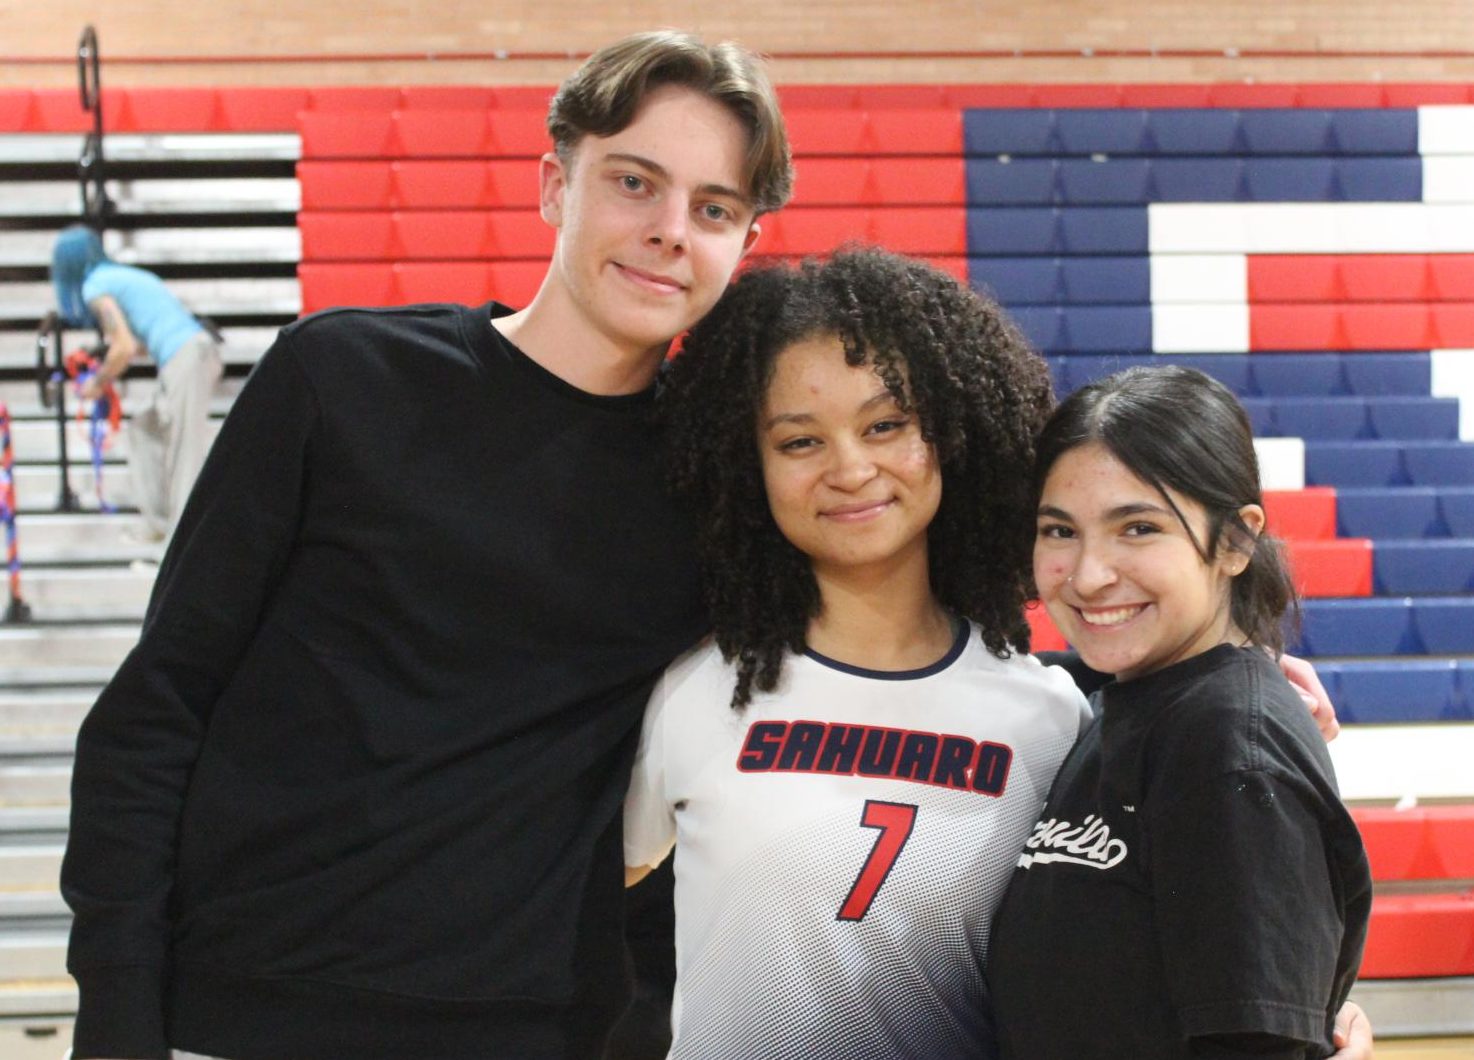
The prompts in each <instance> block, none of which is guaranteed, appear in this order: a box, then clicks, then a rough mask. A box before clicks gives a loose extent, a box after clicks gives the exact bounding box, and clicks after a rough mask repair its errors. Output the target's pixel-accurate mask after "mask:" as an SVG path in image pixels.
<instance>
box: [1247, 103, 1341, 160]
mask: <svg viewBox="0 0 1474 1060" xmlns="http://www.w3.org/2000/svg"><path fill="white" fill-rule="evenodd" d="M1239 120H1240V125H1241V127H1242V128H1243V131H1244V144H1245V147H1246V149H1247V150H1248V152H1249V153H1250V154H1255V155H1326V154H1333V153H1334V145H1333V144H1332V142H1331V116H1330V114H1329V113H1328V112H1326V111H1323V110H1309V109H1283V110H1280V109H1270V110H1245V111H1241V112H1240V116H1239Z"/></svg>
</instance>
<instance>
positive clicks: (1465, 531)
mask: <svg viewBox="0 0 1474 1060" xmlns="http://www.w3.org/2000/svg"><path fill="white" fill-rule="evenodd" d="M1438 513H1439V515H1440V516H1442V518H1443V522H1444V525H1445V526H1447V527H1448V532H1449V533H1450V534H1453V535H1454V536H1455V537H1474V489H1468V488H1458V487H1456V488H1453V489H1443V490H1439V491H1438Z"/></svg>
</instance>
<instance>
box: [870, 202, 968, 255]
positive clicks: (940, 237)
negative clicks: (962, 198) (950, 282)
mask: <svg viewBox="0 0 1474 1060" xmlns="http://www.w3.org/2000/svg"><path fill="white" fill-rule="evenodd" d="M867 238H868V240H869V241H870V242H872V243H878V244H880V245H881V246H883V247H887V248H889V249H890V250H894V251H897V252H899V253H902V254H923V255H925V254H958V255H966V254H967V220H966V215H965V211H964V210H963V209H962V208H961V207H955V208H953V207H945V206H897V207H891V208H889V209H883V210H871V211H870V225H869V228H868V230H867Z"/></svg>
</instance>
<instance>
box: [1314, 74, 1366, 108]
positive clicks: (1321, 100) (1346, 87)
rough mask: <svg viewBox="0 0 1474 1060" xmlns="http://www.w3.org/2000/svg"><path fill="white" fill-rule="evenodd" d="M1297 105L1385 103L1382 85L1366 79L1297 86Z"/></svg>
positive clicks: (1327, 105) (1351, 105) (1357, 105)
mask: <svg viewBox="0 0 1474 1060" xmlns="http://www.w3.org/2000/svg"><path fill="white" fill-rule="evenodd" d="M1298 88H1299V91H1298V92H1297V93H1296V96H1295V105H1296V106H1297V107H1327V108H1332V107H1381V106H1383V105H1384V103H1385V97H1384V96H1383V94H1382V86H1381V85H1380V84H1377V83H1375V82H1366V81H1355V82H1348V81H1335V82H1330V83H1323V84H1315V83H1310V82H1307V83H1304V84H1301V85H1299V86H1298Z"/></svg>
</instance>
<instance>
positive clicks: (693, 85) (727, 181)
mask: <svg viewBox="0 0 1474 1060" xmlns="http://www.w3.org/2000/svg"><path fill="white" fill-rule="evenodd" d="M548 127H549V132H550V133H551V135H552V138H553V143H554V147H555V150H554V151H553V152H552V153H550V154H548V155H546V156H544V158H543V159H542V162H541V169H540V180H541V193H542V194H541V210H542V214H543V217H544V218H545V219H546V220H547V222H548V223H549V224H551V225H553V226H554V227H555V228H556V229H557V230H558V238H557V246H556V250H555V251H554V256H553V261H552V264H551V266H550V268H549V270H548V274H547V276H546V278H545V279H544V282H543V284H542V287H541V288H540V290H539V291H538V293H537V295H536V297H535V298H534V299H533V301H532V303H531V304H530V305H528V306H527V307H526V308H525V309H522V310H520V311H516V312H514V311H512V310H511V309H509V308H508V307H506V306H502V305H498V304H495V303H493V304H490V305H488V306H482V307H480V308H476V309H471V308H466V307H459V306H450V305H434V306H418V307H410V308H407V309H387V310H335V311H330V312H327V313H322V314H318V315H316V316H313V317H310V318H308V319H305V320H303V321H300V322H298V323H296V324H293V325H291V326H289V327H287V328H285V329H284V330H283V331H282V333H281V336H280V338H279V339H278V341H277V342H276V344H275V345H274V346H273V347H272V348H271V350H269V351H268V352H267V353H266V355H265V356H264V357H263V358H262V361H261V363H260V364H259V366H258V367H257V369H256V371H255V373H254V375H253V376H252V379H251V380H250V382H249V383H248V385H247V386H246V388H245V389H244V391H243V392H242V394H241V396H240V398H239V399H238V401H237V403H236V406H235V408H234V409H233V411H232V412H231V415H230V417H229V418H228V419H227V421H226V423H225V425H224V427H223V429H222V431H221V434H220V437H219V439H218V441H217V442H216V443H215V445H214V448H213V451H212V452H211V455H210V457H209V460H208V462H207V463H206V466H205V468H204V471H203V472H202V474H201V476H200V479H199V481H198V484H197V485H196V487H195V490H194V493H193V495H192V496H191V498H190V501H189V503H188V505H187V506H186V508H185V510H184V513H183V517H182V519H181V521H180V524H179V529H178V532H177V534H176V536H175V538H174V540H173V543H172V544H171V546H170V549H169V552H168V555H167V556H166V558H165V561H164V564H163V567H162V569H161V570H160V572H159V578H158V583H157V586H156V588H155V590H154V596H153V599H152V600H151V602H150V604H149V608H148V614H147V617H146V619H145V623H144V627H143V634H142V637H141V639H140V641H139V643H138V646H137V647H136V648H135V649H134V650H133V652H132V653H131V654H130V655H129V656H128V658H127V660H126V661H125V662H124V663H123V665H122V667H121V668H120V669H119V671H118V673H117V675H116V676H115V677H114V679H113V681H112V682H111V683H110V684H109V685H108V687H107V688H106V689H105V690H104V692H103V693H102V695H101V697H100V698H99V700H98V702H97V705H96V706H95V707H94V709H93V711H92V713H91V714H90V715H89V717H88V719H87V721H86V723H85V724H84V726H83V729H82V732H81V736H80V738H79V741H78V748H77V759H76V772H75V778H74V782H73V798H72V803H73V810H72V823H71V840H70V843H69V846H68V851H67V856H66V860H65V864H64V866H63V872H62V882H63V891H64V894H65V895H66V898H67V901H68V902H69V903H70V904H71V906H72V909H73V910H74V912H75V914H76V919H75V924H74V927H73V933H72V943H71V950H70V954H69V959H68V967H69V970H70V971H71V973H72V974H73V976H74V977H75V978H76V980H77V982H78V985H79V987H80V991H81V994H80V1010H79V1014H78V1019H77V1023H76V1031H75V1046H74V1054H73V1055H74V1056H75V1057H77V1058H78V1060H81V1058H88V1057H118V1058H160V1057H167V1056H169V1055H170V1051H171V1049H173V1050H184V1051H188V1052H192V1053H201V1054H208V1055H211V1056H218V1057H227V1058H230V1060H282V1058H290V1060H330V1058H331V1060H339V1058H342V1057H348V1056H352V1057H355V1058H361V1060H376V1058H377V1060H389V1058H395V1060H403V1058H407V1057H415V1058H442V1060H452V1058H461V1057H466V1058H469V1057H477V1058H488V1057H493V1058H494V1057H508V1058H511V1057H516V1058H519V1060H523V1058H526V1060H538V1058H559V1060H563V1058H568V1060H574V1058H577V1060H588V1058H591V1057H596V1056H597V1055H598V1053H599V1050H600V1048H601V1046H602V1042H603V1039H604V1037H605V1035H606V1033H607V1030H608V1027H609V1025H610V1024H611V1023H612V1022H613V1020H614V1018H615V1017H616V1016H617V1015H618V1013H619V1010H620V1008H621V1006H622V1004H623V1001H624V999H625V996H626V994H625V990H624V989H623V987H624V982H623V971H622V967H623V965H622V961H623V947H622V940H621V929H622V925H623V917H622V908H623V898H622V894H621V883H622V871H621V865H622V851H621V844H620V834H619V810H620V803H621V799H622V797H623V794H624V788H625V784H626V781H627V775H628V770H629V764H630V757H631V754H632V752H633V749H634V740H635V737H636V735H637V731H638V727H639V721H640V715H641V710H642V708H643V706H644V702H645V699H646V696H647V693H648V692H649V689H650V687H651V685H652V683H653V682H654V680H655V678H656V677H657V676H658V675H659V674H660V672H661V669H662V667H663V666H664V665H665V664H666V663H667V662H668V661H669V660H670V659H671V658H672V657H673V656H674V655H675V654H677V653H678V652H679V651H681V650H682V649H684V648H685V647H687V646H688V645H689V644H690V643H692V642H693V641H694V640H695V639H696V638H697V637H699V636H700V635H701V633H702V632H703V630H704V628H705V619H704V616H703V613H702V607H701V603H700V600H699V598H698V592H697V584H696V578H695V571H694V562H693V558H692V550H691V543H690V534H689V528H688V527H687V525H686V524H685V522H684V520H683V519H682V516H681V514H680V512H679V511H678V510H676V509H675V508H674V507H673V506H672V505H671V504H670V503H669V501H668V500H667V499H666V497H665V494H664V491H663V489H662V487H661V481H660V473H659V470H658V461H657V459H656V446H657V441H658V440H657V437H656V434H655V430H654V425H653V423H652V417H651V406H652V399H653V386H654V380H655V375H656V371H657V369H658V367H659V365H660V363H661V361H662V359H663V358H664V356H665V354H666V351H667V348H668V346H669V344H670V342H671V340H672V338H673V337H674V336H676V335H677V334H679V333H680V332H682V331H683V330H685V329H686V328H687V327H689V326H690V325H691V324H692V323H693V322H695V321H696V320H697V319H699V318H700V317H701V316H702V315H703V314H704V313H705V312H706V311H707V310H708V309H709V308H710V307H711V305H712V304H713V303H714V302H715V301H716V299H717V298H718V296H719V295H720V294H721V292H722V290H723V289H724V288H725V286H726V284H727V281H728V279H729V278H730V276H731V274H732V272H733V270H734V269H735V268H736V267H737V265H738V263H739V261H740V260H741V259H742V257H743V256H744V255H745V254H746V253H747V251H748V250H749V249H751V247H752V245H753V242H754V240H755V239H756V238H757V235H758V223H757V219H758V218H759V217H760V216H761V215H762V214H763V213H765V212H767V211H769V210H773V209H777V208H778V207H779V206H781V205H782V204H783V203H784V202H785V201H786V199H787V197H788V193H789V189H790V186H791V169H790V162H789V152H788V147H787V141H786V136H785V132H784V129H783V124H782V120H781V117H780V115H779V112H778V107H777V102H776V98H775V96H774V93H773V91H772V88H771V86H770V85H769V83H768V81H767V80H766V78H765V76H764V75H763V73H762V72H761V70H760V69H759V68H758V66H757V63H756V61H755V60H754V58H753V57H752V56H751V55H750V54H748V53H747V52H745V51H743V50H741V49H739V48H737V47H735V46H733V45H730V44H726V45H718V46H716V47H706V46H704V45H702V44H701V43H700V42H698V41H696V40H694V39H693V38H690V37H687V36H685V35H682V34H676V33H658V34H644V35H639V36H636V37H633V38H629V39H627V40H624V41H621V42H618V43H616V44H614V45H612V46H610V47H608V48H605V49H603V50H602V51H600V52H598V53H597V54H596V55H594V56H593V57H592V58H591V59H590V60H589V61H588V63H587V64H585V66H584V67H583V68H581V69H580V70H579V71H578V72H577V73H575V74H574V75H573V76H572V77H571V78H570V79H569V80H568V81H567V82H565V83H564V85H563V86H562V87H561V88H560V90H559V92H558V95H557V97H556V98H555V99H554V102H553V105H552V108H551V111H550V114H549V119H548Z"/></svg>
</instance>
